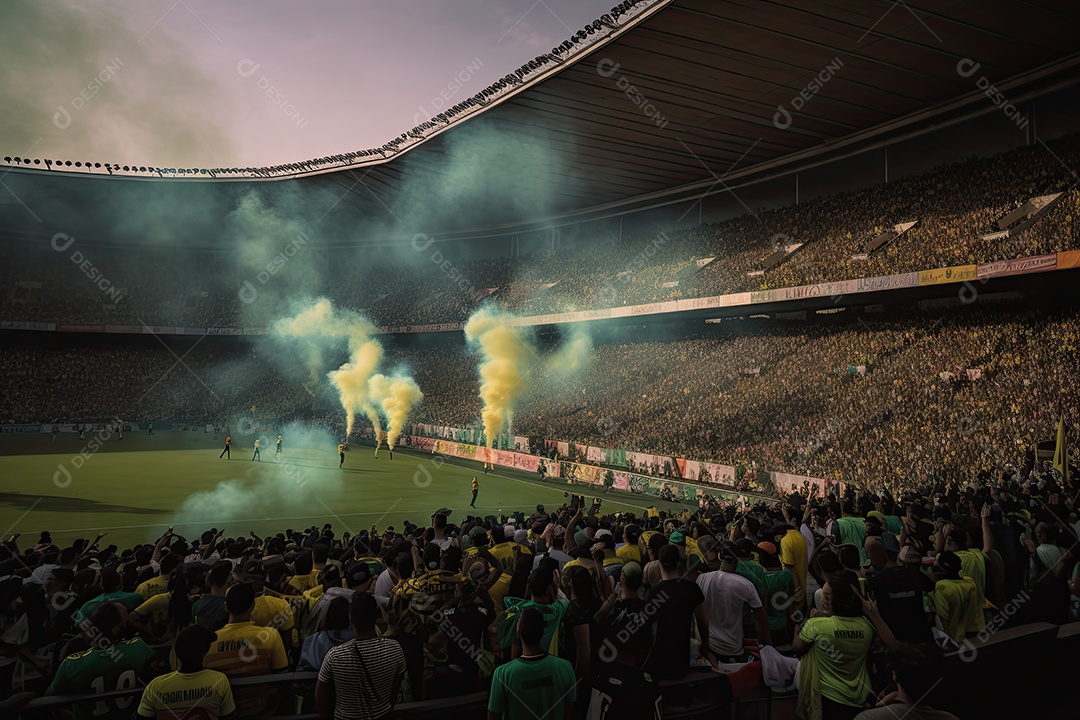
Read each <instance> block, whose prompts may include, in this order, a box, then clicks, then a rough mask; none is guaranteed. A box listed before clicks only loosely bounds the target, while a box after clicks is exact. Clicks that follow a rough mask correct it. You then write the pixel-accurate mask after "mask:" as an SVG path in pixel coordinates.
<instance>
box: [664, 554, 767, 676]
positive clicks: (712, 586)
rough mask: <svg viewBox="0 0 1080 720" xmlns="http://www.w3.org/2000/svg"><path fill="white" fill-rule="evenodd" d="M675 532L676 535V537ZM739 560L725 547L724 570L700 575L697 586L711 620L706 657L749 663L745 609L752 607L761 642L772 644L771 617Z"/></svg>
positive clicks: (703, 653)
mask: <svg viewBox="0 0 1080 720" xmlns="http://www.w3.org/2000/svg"><path fill="white" fill-rule="evenodd" d="M674 534H675V533H673V535H674ZM738 565H739V558H738V556H736V555H735V552H734V550H732V549H731V548H730V547H727V546H725V547H724V548H722V549H721V551H720V569H719V570H716V571H713V572H707V573H703V574H701V575H699V576H698V579H697V584H698V587H700V588H701V592H702V594H703V595H704V596H705V612H706V614H707V615H708V618H709V638H708V644H707V646H703V649H702V655H703V656H705V657H706V658H708V659H710V660H715V661H716V662H722V663H733V662H735V663H739V662H746V661H747V660H748V659H749V655H748V654H747V652H746V650H745V649H744V647H743V638H744V635H743V624H742V617H743V607H744V606H745V605H749V606H750V608H751V611H752V612H753V616H754V623H755V625H756V626H757V632H758V641H759V643H761V644H764V645H769V644H771V643H772V639H771V635H770V634H769V618H768V615H767V614H766V613H765V608H764V607H763V606H762V604H761V596H760V595H758V591H757V590H756V589H755V588H754V584H753V583H752V582H750V581H749V580H747V579H746V578H744V577H742V576H741V575H739V574H738V572H737V571H736V570H737V568H738Z"/></svg>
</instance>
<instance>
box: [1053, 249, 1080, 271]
mask: <svg viewBox="0 0 1080 720" xmlns="http://www.w3.org/2000/svg"><path fill="white" fill-rule="evenodd" d="M1074 267H1080V250H1066V251H1065V252H1059V253H1058V254H1057V269H1058V270H1067V269H1069V268H1074Z"/></svg>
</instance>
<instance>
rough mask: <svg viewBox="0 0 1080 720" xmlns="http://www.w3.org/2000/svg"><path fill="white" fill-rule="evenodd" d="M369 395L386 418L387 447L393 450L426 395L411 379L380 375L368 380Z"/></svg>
mask: <svg viewBox="0 0 1080 720" xmlns="http://www.w3.org/2000/svg"><path fill="white" fill-rule="evenodd" d="M368 395H369V396H370V397H371V399H372V401H373V402H376V403H378V405H379V408H380V409H381V410H382V414H383V417H385V418H386V446H387V447H388V448H390V449H391V450H393V449H394V446H395V445H397V441H398V438H400V437H401V431H402V430H403V429H404V428H405V422H406V421H407V420H408V419H409V414H410V413H411V412H412V410H413V408H414V407H416V405H417V404H418V403H419V402H420V401H421V400H423V399H424V393H422V392H421V391H420V387H419V386H418V385H417V384H416V381H415V380H413V379H412V378H411V377H406V376H401V375H399V376H396V377H386V376H385V375H381V374H379V375H372V376H371V379H370V380H368Z"/></svg>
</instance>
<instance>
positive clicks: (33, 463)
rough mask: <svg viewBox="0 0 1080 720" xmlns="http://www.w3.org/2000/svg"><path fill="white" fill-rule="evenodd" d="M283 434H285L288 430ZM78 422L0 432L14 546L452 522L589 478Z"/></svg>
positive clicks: (533, 501) (638, 500) (616, 498)
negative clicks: (474, 489) (113, 430)
mask: <svg viewBox="0 0 1080 720" xmlns="http://www.w3.org/2000/svg"><path fill="white" fill-rule="evenodd" d="M288 437H289V436H287V438H288ZM91 440H93V438H92V437H91V436H90V435H89V434H88V435H87V437H86V438H85V439H84V440H81V441H80V440H79V439H78V437H77V436H76V435H73V434H60V435H57V436H56V438H55V439H53V438H52V437H51V436H49V435H31V436H7V437H3V438H0V530H3V531H4V538H5V539H7V538H8V537H10V536H11V535H12V534H14V533H21V535H22V536H21V537H20V538H19V546H20V547H21V548H23V549H25V548H26V547H28V546H29V545H32V544H33V543H35V542H36V541H37V538H38V534H39V533H40V532H41V531H42V530H48V531H50V532H51V533H52V536H53V539H54V542H56V543H57V544H59V545H61V546H64V545H66V544H68V543H70V542H71V541H72V540H73V539H75V538H77V537H86V538H92V537H94V535H96V534H97V533H98V532H105V533H108V534H107V535H106V537H105V539H104V540H103V541H102V545H103V546H104V545H109V544H116V545H117V546H118V547H120V548H125V547H130V546H131V545H133V544H136V543H141V542H147V541H151V540H154V539H156V538H157V537H159V536H160V535H161V533H162V532H163V531H164V530H165V529H166V528H168V527H169V526H170V525H171V526H174V528H175V532H177V533H178V534H180V535H183V536H185V537H187V538H194V537H197V536H198V535H199V534H200V533H201V532H203V531H204V530H208V529H210V528H212V527H213V528H223V529H224V530H225V533H226V535H227V536H236V535H241V534H247V533H248V532H249V531H255V532H256V533H258V534H260V535H262V534H265V533H269V532H275V533H276V532H280V531H284V530H285V529H286V528H304V527H309V526H311V525H319V526H322V525H323V524H324V523H328V522H329V523H332V524H333V527H334V530H335V532H336V533H337V534H338V535H340V534H341V533H342V532H344V531H346V530H348V531H350V532H351V533H353V534H355V533H356V531H358V530H360V529H361V528H371V527H372V526H373V525H375V526H378V528H379V530H380V531H381V530H382V529H384V528H385V527H386V526H387V525H392V526H394V527H396V528H400V527H401V525H402V521H403V520H405V519H408V520H411V521H412V522H414V523H417V524H426V523H427V522H428V519H429V518H430V516H431V514H432V512H433V511H434V510H436V509H438V508H440V507H448V508H451V509H452V510H453V514H452V515H451V521H452V522H458V521H460V520H461V519H463V518H464V517H465V516H466V515H469V514H473V515H489V514H491V515H499V514H502V513H507V514H509V513H512V512H514V511H517V510H520V511H523V512H525V513H526V514H528V513H529V512H531V511H532V510H533V509H534V508H535V507H536V505H537V503H543V504H544V505H545V506H546V507H547V508H548V509H549V510H550V509H552V508H554V507H557V506H559V505H560V504H562V503H563V502H565V501H566V499H565V498H564V497H563V493H564V492H566V491H568V490H573V491H574V492H577V493H584V494H586V495H589V494H590V493H591V491H592V490H593V488H591V487H583V486H569V485H567V484H566V483H565V481H561V480H547V481H544V482H540V481H539V480H538V478H537V477H536V476H535V475H534V474H528V473H522V472H517V471H513V470H507V469H505V468H499V469H498V470H497V471H496V472H495V473H492V474H488V475H484V474H483V472H482V468H481V465H480V464H479V463H475V462H471V461H466V460H459V459H457V458H448V459H442V458H438V457H436V456H432V455H430V454H429V453H424V452H413V451H408V450H398V451H397V452H395V453H394V459H393V460H392V461H391V460H390V459H389V453H388V452H387V451H386V449H385V448H384V449H383V450H382V451H380V453H379V458H378V459H376V458H375V457H374V450H373V448H371V447H365V446H360V445H352V446H351V448H350V451H349V452H348V453H347V455H346V460H345V467H344V468H343V469H339V468H338V456H337V452H336V451H337V447H336V441H333V439H332V438H329V436H327V437H326V438H323V439H321V440H322V441H321V442H319V443H318V444H317V446H316V445H315V444H314V443H312V444H309V445H308V446H306V447H303V446H301V447H292V446H291V445H290V441H289V439H286V440H285V448H286V450H285V452H284V453H283V455H282V456H281V457H275V454H274V447H273V442H272V440H270V439H269V438H267V439H266V440H264V442H263V443H262V445H263V450H262V460H261V462H252V461H251V454H252V451H251V442H250V440H251V439H250V438H248V439H244V442H243V446H242V447H241V446H240V443H239V442H234V444H233V449H232V459H231V460H226V459H219V458H218V455H219V453H220V452H221V448H222V447H223V444H224V443H223V440H222V438H220V437H218V438H215V437H214V436H212V435H204V434H202V433H195V432H171V431H163V432H160V433H158V434H156V435H154V436H153V437H148V436H146V435H145V434H139V435H135V436H133V435H132V434H130V433H129V434H128V435H126V436H125V437H124V439H123V440H118V439H116V438H115V437H112V438H107V439H104V442H102V443H101V446H100V449H97V450H96V451H95V450H93V448H92V447H88V445H89V443H90V441H91ZM474 475H476V476H478V477H479V484H480V493H479V497H478V499H477V503H476V506H477V509H476V510H472V509H471V508H469V500H470V498H471V481H472V478H473V476H474ZM602 500H603V506H602V511H603V512H606V513H614V512H620V511H623V512H625V511H630V510H638V509H640V508H643V507H645V506H648V505H657V506H658V507H660V508H661V509H673V508H678V507H679V506H678V505H675V504H673V503H661V502H658V501H656V500H655V499H653V498H648V499H647V498H643V497H640V496H635V495H630V494H628V493H619V492H612V493H610V494H608V495H604V496H603V497H602Z"/></svg>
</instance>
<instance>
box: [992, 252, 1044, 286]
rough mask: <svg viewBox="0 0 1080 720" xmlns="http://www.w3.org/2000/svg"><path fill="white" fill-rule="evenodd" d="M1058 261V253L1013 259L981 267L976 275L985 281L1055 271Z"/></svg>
mask: <svg viewBox="0 0 1080 720" xmlns="http://www.w3.org/2000/svg"><path fill="white" fill-rule="evenodd" d="M1057 261H1058V256H1057V254H1056V253H1055V254H1053V255H1039V256H1036V257H1026V258H1013V259H1012V260H998V261H996V262H989V263H983V264H982V265H979V266H978V267H977V268H976V270H975V275H976V277H978V278H979V279H980V280H983V279H984V278H994V277H1005V276H1007V275H1023V274H1025V273H1032V272H1042V271H1043V270H1053V269H1054V268H1056V267H1057Z"/></svg>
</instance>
